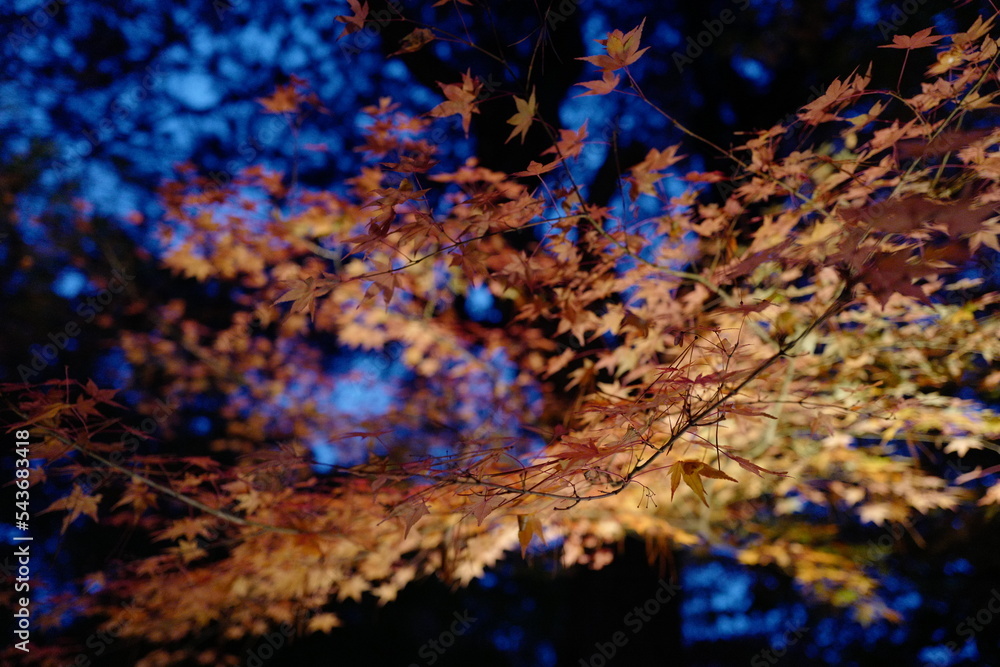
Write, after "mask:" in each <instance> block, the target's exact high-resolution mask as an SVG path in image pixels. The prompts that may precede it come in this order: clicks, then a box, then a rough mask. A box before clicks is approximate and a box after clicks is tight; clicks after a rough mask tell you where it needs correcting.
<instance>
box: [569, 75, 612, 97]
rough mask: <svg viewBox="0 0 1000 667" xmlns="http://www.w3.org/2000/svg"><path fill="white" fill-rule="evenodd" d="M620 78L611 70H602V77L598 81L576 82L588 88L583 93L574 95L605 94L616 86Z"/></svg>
mask: <svg viewBox="0 0 1000 667" xmlns="http://www.w3.org/2000/svg"><path fill="white" fill-rule="evenodd" d="M621 80H622V78H621V77H620V76H619V75H617V74H614V73H612V72H611V70H605V71H604V77H603V78H602V79H601V80H600V81H584V82H583V83H578V84H576V85H578V86H583V87H584V88H589V89H590V90H588V91H587V92H585V93H580V94H579V95H574V97H586V96H587V95H607V94H608V93H610V92H611V91H612V90H614V89H615V88H617V87H618V84H619V83H620V82H621Z"/></svg>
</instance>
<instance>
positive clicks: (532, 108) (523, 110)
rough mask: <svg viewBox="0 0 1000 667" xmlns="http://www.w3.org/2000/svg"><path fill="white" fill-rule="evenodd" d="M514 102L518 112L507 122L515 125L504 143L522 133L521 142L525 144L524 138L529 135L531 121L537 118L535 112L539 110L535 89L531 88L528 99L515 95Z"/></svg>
mask: <svg viewBox="0 0 1000 667" xmlns="http://www.w3.org/2000/svg"><path fill="white" fill-rule="evenodd" d="M514 103H515V104H516V105H517V113H516V114H514V115H513V116H511V117H510V118H509V119H507V124H508V125H513V126H514V129H513V130H511V133H510V136H509V137H507V141H505V142H504V143H507V142H509V141H510V140H511V139H513V138H514V137H515V136H517V135H518V134H520V135H521V143H522V144H523V143H524V139H525V138H526V137H527V136H528V128H530V127H531V121H533V120H534V119H535V113H537V112H538V104H537V103H536V102H535V90H534V89H532V90H531V95H530V96H529V97H528V99H527V101H525V100H522V99H521V98H520V97H517V96H516V95H515V96H514Z"/></svg>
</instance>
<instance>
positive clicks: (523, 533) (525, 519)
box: [517, 514, 545, 558]
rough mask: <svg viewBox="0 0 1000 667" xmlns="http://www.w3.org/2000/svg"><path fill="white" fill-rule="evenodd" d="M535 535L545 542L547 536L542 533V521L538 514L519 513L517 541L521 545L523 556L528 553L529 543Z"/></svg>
mask: <svg viewBox="0 0 1000 667" xmlns="http://www.w3.org/2000/svg"><path fill="white" fill-rule="evenodd" d="M535 536H537V537H538V539H539V540H541V541H542V543H544V542H545V536H544V535H543V534H542V522H541V521H539V520H538V517H536V516H533V515H525V514H518V515H517V541H518V543H519V544H520V545H521V557H522V558H523V557H524V556H525V555H526V554H527V553H528V545H529V544H531V538H532V537H535Z"/></svg>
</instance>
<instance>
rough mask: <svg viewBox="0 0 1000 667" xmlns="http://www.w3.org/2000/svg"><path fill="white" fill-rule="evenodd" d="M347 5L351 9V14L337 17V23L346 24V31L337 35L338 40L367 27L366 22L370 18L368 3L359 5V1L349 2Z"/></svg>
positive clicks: (349, 0)
mask: <svg viewBox="0 0 1000 667" xmlns="http://www.w3.org/2000/svg"><path fill="white" fill-rule="evenodd" d="M347 3H348V4H349V5H350V7H351V14H350V15H349V16H337V17H336V18H337V21H338V22H340V23H343V24H345V25H344V29H343V30H342V31H341V32H340V34H339V35H337V39H340V38H341V37H343V36H344V35H351V34H353V33H356V32H358V31H360V30H363V29H364V27H365V20H366V19H367V18H368V3H367V2H365V3H363V4H362V3H359V2H358V0H347Z"/></svg>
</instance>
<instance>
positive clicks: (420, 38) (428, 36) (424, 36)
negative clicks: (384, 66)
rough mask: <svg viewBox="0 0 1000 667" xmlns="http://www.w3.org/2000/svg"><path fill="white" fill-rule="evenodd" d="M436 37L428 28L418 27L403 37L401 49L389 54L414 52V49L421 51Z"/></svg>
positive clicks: (396, 54)
mask: <svg viewBox="0 0 1000 667" xmlns="http://www.w3.org/2000/svg"><path fill="white" fill-rule="evenodd" d="M434 39H435V37H434V33H433V32H431V31H430V30H428V29H427V28H417V29H416V30H414V31H413V32H411V33H410V34H409V35H407V36H406V37H404V38H403V41H402V42H400V43H399V44H400V49H399V50H398V51H394V52H393V53H390V54H389V55H391V56H398V55H399V54H401V53H413V52H414V51H419V50H420V49H422V48H424V46H426V45H427V44H430V43H431V42H433V41H434Z"/></svg>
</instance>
